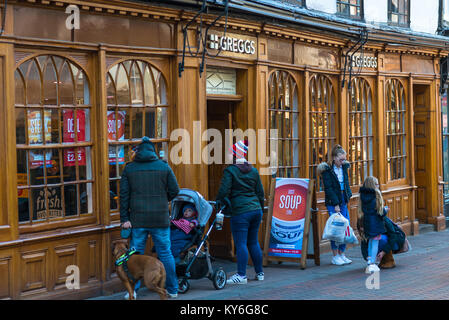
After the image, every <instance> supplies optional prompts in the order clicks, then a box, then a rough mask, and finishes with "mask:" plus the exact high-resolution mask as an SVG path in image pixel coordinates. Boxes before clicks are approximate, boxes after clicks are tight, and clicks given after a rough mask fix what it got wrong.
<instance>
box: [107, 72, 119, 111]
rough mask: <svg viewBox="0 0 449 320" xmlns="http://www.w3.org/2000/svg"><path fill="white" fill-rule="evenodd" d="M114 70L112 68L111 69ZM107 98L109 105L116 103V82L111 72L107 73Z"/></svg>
mask: <svg viewBox="0 0 449 320" xmlns="http://www.w3.org/2000/svg"><path fill="white" fill-rule="evenodd" d="M111 72H112V70H111ZM106 98H107V104H108V105H115V104H117V102H116V94H115V86H114V82H113V80H112V76H111V73H110V72H108V74H107V75H106Z"/></svg>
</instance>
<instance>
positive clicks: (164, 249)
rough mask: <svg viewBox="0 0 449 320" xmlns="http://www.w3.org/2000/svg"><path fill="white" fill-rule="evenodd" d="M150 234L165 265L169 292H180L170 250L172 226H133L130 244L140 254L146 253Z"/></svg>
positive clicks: (166, 283) (166, 284)
mask: <svg viewBox="0 0 449 320" xmlns="http://www.w3.org/2000/svg"><path fill="white" fill-rule="evenodd" d="M148 234H150V235H151V239H153V242H154V246H155V247H156V252H157V256H158V258H159V260H161V262H162V264H163V265H164V267H165V273H166V281H165V286H166V288H167V292H168V293H170V294H175V293H178V277H177V276H176V266H175V259H174V258H173V254H172V253H171V250H170V245H171V244H170V228H133V229H132V233H131V241H130V244H129V246H130V247H131V248H134V249H136V250H137V251H138V252H139V253H140V254H144V253H145V246H146V243H147V238H148Z"/></svg>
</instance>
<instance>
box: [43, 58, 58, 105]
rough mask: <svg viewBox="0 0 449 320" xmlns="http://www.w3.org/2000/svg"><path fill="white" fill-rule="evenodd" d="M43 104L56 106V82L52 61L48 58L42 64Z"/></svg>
mask: <svg viewBox="0 0 449 320" xmlns="http://www.w3.org/2000/svg"><path fill="white" fill-rule="evenodd" d="M43 68H44V104H45V105H56V104H57V103H58V91H57V90H58V86H57V84H58V80H57V77H56V70H55V67H54V64H53V60H51V59H50V57H48V58H47V59H46V60H45V62H44V64H43Z"/></svg>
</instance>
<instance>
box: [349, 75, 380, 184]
mask: <svg viewBox="0 0 449 320" xmlns="http://www.w3.org/2000/svg"><path fill="white" fill-rule="evenodd" d="M348 110H349V148H348V160H349V162H351V168H350V171H351V172H350V173H349V184H350V185H361V184H362V183H363V180H364V179H365V178H366V177H367V176H371V175H373V163H374V159H373V109H372V94H371V87H370V85H369V83H368V81H366V80H364V79H362V78H354V79H353V80H352V81H351V89H350V91H349V92H348Z"/></svg>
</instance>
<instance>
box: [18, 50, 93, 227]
mask: <svg viewBox="0 0 449 320" xmlns="http://www.w3.org/2000/svg"><path fill="white" fill-rule="evenodd" d="M57 59H58V60H61V61H60V62H58V64H59V69H58V65H57V62H56V61H57ZM42 63H44V64H45V65H42ZM26 64H29V66H28V68H29V69H31V68H33V67H35V68H37V71H38V76H39V86H40V89H39V91H40V98H39V103H36V102H35V101H33V102H32V103H28V101H27V98H28V90H29V88H28V86H30V84H27V79H26V78H25V76H24V75H23V71H22V70H21V68H22V67H23V68H25V67H26ZM33 64H34V66H33ZM49 64H51V66H52V67H53V71H54V76H55V77H58V79H57V80H56V81H54V82H53V83H54V84H55V85H54V87H55V88H54V90H55V93H56V97H57V100H58V102H54V103H49V104H45V103H44V99H45V98H46V97H47V96H46V90H47V89H46V86H47V85H48V83H46V81H48V80H50V83H51V79H49V78H46V71H47V69H46V68H47V67H48V65H49ZM66 65H67V67H66ZM43 67H45V69H43ZM65 67H66V69H67V70H68V71H69V74H70V80H71V81H72V82H71V85H72V86H71V89H72V103H66V102H64V103H61V97H62V94H61V90H62V89H61V87H63V86H64V85H66V84H68V83H64V82H63V81H61V77H62V76H61V74H62V72H63V71H64V70H63V69H64V68H65ZM28 71H30V70H28ZM74 71H77V72H78V77H76V78H75V75H74ZM16 75H19V79H20V80H21V82H22V85H23V87H22V90H23V96H22V98H23V99H22V103H18V100H17V91H16V99H15V101H14V114H15V117H14V121H15V123H14V126H15V128H16V130H17V128H18V127H17V125H18V121H20V120H22V121H23V125H24V137H23V138H24V139H25V140H24V141H23V140H20V141H19V139H23V138H22V137H18V136H17V134H16V152H17V153H19V152H25V159H28V160H25V163H24V165H25V167H26V169H25V170H26V173H25V177H26V183H23V181H22V182H21V181H19V179H18V181H17V185H16V190H18V195H17V201H18V205H19V196H20V193H22V192H23V191H24V190H26V192H27V194H28V195H27V197H28V220H23V221H19V218H20V215H19V212H18V215H17V223H18V227H19V234H27V233H34V232H39V231H46V230H50V229H54V228H59V227H61V228H64V227H74V226H79V225H87V224H91V223H95V222H96V221H97V213H96V212H97V210H96V200H95V199H96V197H95V189H96V179H95V175H96V171H95V170H96V169H95V155H94V146H95V144H94V134H93V131H94V127H93V126H92V124H93V119H94V118H95V115H94V108H93V103H92V85H91V81H90V77H89V73H88V72H87V70H86V69H85V68H83V67H82V66H81V65H79V64H78V63H77V62H76V61H74V60H73V58H72V57H70V56H67V55H63V54H59V53H58V54H54V53H49V52H40V53H33V54H32V55H30V56H29V57H27V59H25V60H22V61H20V64H17V65H16V66H15V68H14V78H15V79H16ZM80 75H82V79H83V88H82V90H83V92H82V98H83V99H86V97H87V98H88V100H89V101H88V103H86V101H85V100H84V101H83V103H78V102H77V101H78V100H77V98H78V92H77V89H78V84H77V83H76V81H77V80H79V79H80V77H79V76H80ZM55 79H56V78H55ZM69 83H70V82H69ZM14 88H15V90H17V81H15V84H14ZM86 89H87V90H88V91H87V96H86ZM19 110H20V111H19ZM54 110H56V113H57V118H56V121H58V131H57V133H58V135H57V139H58V142H54V141H53V133H54V132H53V131H49V132H47V131H46V130H45V126H46V122H47V121H50V122H53V121H54V118H53V111H54ZM66 110H69V111H70V110H71V111H72V112H73V113H72V117H73V118H72V119H73V125H74V128H73V129H74V135H75V138H74V141H73V142H70V141H69V142H67V141H64V138H67V137H64V134H65V133H66V132H64V130H63V128H62V126H63V121H61V120H62V119H64V111H66ZM80 110H84V111H88V112H87V113H85V114H84V115H86V114H87V115H88V117H89V118H88V119H85V120H86V121H88V122H85V128H86V130H88V134H89V136H88V138H87V137H85V140H86V141H78V133H77V132H78V130H77V128H76V127H77V123H78V121H76V119H77V115H78V111H80ZM29 111H31V112H38V115H39V117H38V120H39V121H42V119H43V121H42V124H40V125H39V126H40V128H41V129H44V130H42V133H41V134H40V135H41V137H42V142H37V143H36V144H33V143H30V141H29V139H30V136H29V132H28V126H29V122H28V121H30V118H29V115H30V113H29ZM47 111H48V113H49V114H50V117H47ZM20 113H22V117H21V118H19V117H18V114H20ZM36 115H37V114H36ZM68 116H69V117H70V115H68ZM66 119H67V118H66ZM80 121H81V120H80ZM48 133H49V135H50V141H47V138H48V137H47V134H48ZM85 134H87V133H86V132H85ZM69 149H75V150H77V149H78V150H79V149H84V150H85V152H84V156H85V159H86V165H85V169H83V170H84V171H85V179H81V175H84V172H83V174H81V171H80V167H82V166H83V165H82V164H79V158H78V157H77V156H75V157H74V161H75V163H74V166H75V179H74V180H65V173H63V172H64V171H65V170H64V169H63V168H65V167H69V166H73V165H67V166H64V163H63V162H64V156H65V155H68V152H69ZM34 150H45V152H44V153H43V157H44V158H43V164H42V166H43V168H42V174H43V176H42V178H43V179H44V183H43V184H33V183H32V181H31V179H32V177H31V175H32V172H31V170H32V168H31V167H30V159H31V158H30V155H31V152H32V151H34ZM49 152H51V153H52V154H53V152H57V154H58V157H59V160H58V161H57V162H54V163H52V167H55V166H58V167H59V168H58V169H59V170H58V175H59V178H57V177H56V178H55V179H58V181H51V182H48V180H47V179H48V178H49V177H51V176H49V175H48V171H49V168H51V167H48V161H49V159H46V156H47V155H48V154H49ZM65 152H67V153H65ZM76 153H77V152H76V151H75V155H76ZM78 156H79V154H78ZM87 160H89V161H90V163H87ZM44 164H45V165H44ZM17 165H19V160H18V161H17ZM61 169H62V170H61ZM69 171H70V170H68V169H67V172H69ZM19 174H20V175H23V173H21V172H19V169H18V168H17V167H16V175H17V176H19ZM53 178H54V177H53ZM22 180H23V179H22ZM46 180H47V182H46V183H45V181H46ZM82 185H84V186H85V188H86V189H85V192H86V194H87V193H88V190H89V189H90V191H91V192H90V193H91V195H90V196H89V195H88V199H89V203H88V204H87V211H88V212H84V213H83V212H82V202H81V198H82V192H83V191H82V187H81V186H82ZM89 185H90V186H89ZM69 186H75V193H76V195H75V196H76V203H77V212H76V213H75V214H74V215H66V211H65V210H66V205H64V203H65V194H64V193H65V189H66V188H67V189H68V188H69ZM50 188H53V190H57V188H60V196H59V197H60V199H59V200H60V201H61V203H62V204H61V211H62V217H59V216H56V217H51V214H50V213H49V210H51V208H49V207H48V201H49V200H48V198H47V196H48V193H50V191H53V190H49V189H50ZM34 189H35V190H37V191H38V190H39V189H42V190H43V192H44V194H45V195H44V199H45V200H44V201H45V210H46V214H45V219H42V220H40V219H37V218H38V216H36V219H34V220H33V216H34V212H33V207H32V205H31V206H30V203H32V201H33V195H32V192H33V191H32V190H34ZM55 201H57V199H55ZM18 210H20V208H19V207H18ZM89 211H90V212H89ZM37 214H38V213H37V212H36V215H37Z"/></svg>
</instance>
